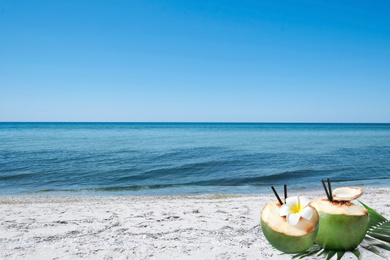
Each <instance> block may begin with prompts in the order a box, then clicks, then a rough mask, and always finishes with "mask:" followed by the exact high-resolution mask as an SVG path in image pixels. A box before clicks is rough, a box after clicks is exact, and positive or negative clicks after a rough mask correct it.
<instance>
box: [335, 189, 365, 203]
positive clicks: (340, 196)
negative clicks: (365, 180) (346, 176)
mask: <svg viewBox="0 0 390 260" xmlns="http://www.w3.org/2000/svg"><path fill="white" fill-rule="evenodd" d="M332 194H333V200H337V201H351V200H354V199H357V198H359V197H360V196H362V195H363V190H362V189H361V188H357V187H342V188H337V189H335V190H334V191H333V193H332Z"/></svg>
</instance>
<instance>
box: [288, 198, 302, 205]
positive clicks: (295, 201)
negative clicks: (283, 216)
mask: <svg viewBox="0 0 390 260" xmlns="http://www.w3.org/2000/svg"><path fill="white" fill-rule="evenodd" d="M298 203H299V199H298V197H297V196H295V197H288V198H287V199H286V204H287V205H298Z"/></svg>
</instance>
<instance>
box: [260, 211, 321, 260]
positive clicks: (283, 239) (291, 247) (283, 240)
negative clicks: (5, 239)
mask: <svg viewBox="0 0 390 260" xmlns="http://www.w3.org/2000/svg"><path fill="white" fill-rule="evenodd" d="M318 227H319V225H318V224H317V226H316V228H315V229H314V230H313V231H312V232H310V233H309V234H307V235H305V236H301V237H296V236H289V235H285V234H283V233H280V232H277V231H275V230H273V229H272V228H270V227H269V226H268V225H267V223H265V221H263V219H261V229H262V230H263V233H264V236H265V237H266V238H267V240H268V242H269V243H270V244H271V245H272V246H273V247H275V248H276V249H278V250H280V251H282V252H285V253H289V254H292V253H299V252H302V251H304V250H306V249H308V248H309V247H310V246H311V245H312V244H313V242H314V240H315V238H316V235H317V232H318Z"/></svg>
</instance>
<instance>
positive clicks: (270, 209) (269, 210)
mask: <svg viewBox="0 0 390 260" xmlns="http://www.w3.org/2000/svg"><path fill="white" fill-rule="evenodd" d="M312 209H313V216H312V217H311V219H310V220H307V219H304V218H301V219H300V220H299V222H298V224H296V225H295V226H293V225H290V224H288V223H287V221H286V217H281V216H280V203H279V202H278V201H274V202H270V203H268V204H267V205H266V206H265V207H264V209H263V211H262V212H261V219H262V220H263V221H264V222H265V223H266V224H267V225H268V226H269V227H270V228H271V229H272V230H274V231H276V232H279V233H282V234H285V235H288V236H294V237H300V236H305V235H307V234H309V233H311V232H313V231H314V230H315V228H316V226H317V224H318V220H319V216H318V213H317V211H316V210H315V209H314V208H312Z"/></svg>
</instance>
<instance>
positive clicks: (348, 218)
mask: <svg viewBox="0 0 390 260" xmlns="http://www.w3.org/2000/svg"><path fill="white" fill-rule="evenodd" d="M357 191H359V193H358V192H357ZM362 193H363V191H362V190H361V189H359V188H354V187H345V188H338V189H335V190H334V192H333V202H330V201H329V200H327V199H318V200H315V201H312V202H311V203H310V205H311V206H313V207H314V208H315V209H316V210H317V212H318V214H319V216H320V224H319V226H320V228H319V231H318V234H317V238H316V240H315V242H316V243H317V244H318V245H320V246H321V247H323V248H324V249H326V250H334V251H338V250H342V251H348V250H353V249H355V248H356V247H357V246H358V245H359V244H360V243H361V242H362V240H363V239H364V237H365V235H366V233H367V229H368V221H369V216H368V210H367V209H365V208H363V207H360V206H357V205H355V204H353V203H351V202H350V200H351V199H353V198H357V197H359V196H360V195H361V194H362ZM336 198H338V200H336ZM340 198H342V199H340Z"/></svg>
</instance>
